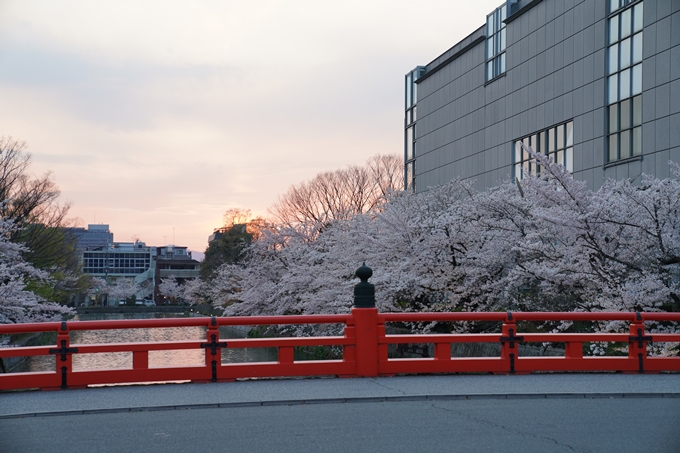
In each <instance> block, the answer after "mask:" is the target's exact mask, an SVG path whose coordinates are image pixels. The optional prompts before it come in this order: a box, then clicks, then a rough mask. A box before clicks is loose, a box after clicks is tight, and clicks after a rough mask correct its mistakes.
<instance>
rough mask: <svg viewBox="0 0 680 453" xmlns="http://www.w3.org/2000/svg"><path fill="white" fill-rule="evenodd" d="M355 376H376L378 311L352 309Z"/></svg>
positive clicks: (373, 309) (372, 309)
mask: <svg viewBox="0 0 680 453" xmlns="http://www.w3.org/2000/svg"><path fill="white" fill-rule="evenodd" d="M352 316H353V317H354V326H355V327H354V328H355V335H356V364H357V376H359V377H370V376H377V375H378V361H379V357H378V309H377V308H353V309H352Z"/></svg>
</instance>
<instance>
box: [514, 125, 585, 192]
mask: <svg viewBox="0 0 680 453" xmlns="http://www.w3.org/2000/svg"><path fill="white" fill-rule="evenodd" d="M522 145H524V147H525V148H529V147H530V148H531V149H532V150H534V152H536V153H539V154H544V155H546V156H548V159H550V161H551V162H556V163H558V164H560V165H562V166H563V167H565V168H566V169H567V170H568V171H570V172H573V171H574V122H573V121H569V122H567V123H563V124H559V125H557V126H553V127H551V128H548V129H545V130H542V131H540V132H537V133H535V134H533V135H529V136H527V137H523V138H520V139H518V140H515V142H514V143H513V150H514V154H515V155H514V159H513V161H514V163H515V177H516V178H517V179H520V180H521V179H524V178H525V177H527V175H529V174H534V175H540V174H541V167H540V165H538V164H537V162H536V159H535V158H533V157H531V155H530V154H529V152H528V151H527V150H526V149H524V148H522Z"/></svg>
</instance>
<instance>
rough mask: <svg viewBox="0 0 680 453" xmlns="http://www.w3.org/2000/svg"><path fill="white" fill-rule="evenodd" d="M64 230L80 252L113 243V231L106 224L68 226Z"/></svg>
mask: <svg viewBox="0 0 680 453" xmlns="http://www.w3.org/2000/svg"><path fill="white" fill-rule="evenodd" d="M66 232H67V234H69V235H71V237H73V238H74V239H75V242H76V249H77V250H78V251H80V252H82V251H83V250H95V249H100V248H106V247H108V246H110V245H111V244H112V243H113V233H112V232H111V231H110V230H109V226H108V225H106V224H89V225H88V226H87V228H69V229H67V230H66Z"/></svg>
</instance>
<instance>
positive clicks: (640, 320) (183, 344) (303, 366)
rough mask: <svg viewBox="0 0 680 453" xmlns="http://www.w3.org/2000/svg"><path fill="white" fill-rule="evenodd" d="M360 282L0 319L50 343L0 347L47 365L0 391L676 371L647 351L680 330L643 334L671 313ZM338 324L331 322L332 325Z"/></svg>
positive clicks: (678, 360) (365, 275)
mask: <svg viewBox="0 0 680 453" xmlns="http://www.w3.org/2000/svg"><path fill="white" fill-rule="evenodd" d="M356 275H357V276H358V277H359V278H360V279H361V283H359V284H357V285H356V286H355V288H354V308H353V309H352V311H351V313H350V314H345V315H310V316H257V317H224V318H214V317H213V318H207V317H206V318H174V319H151V320H126V321H74V322H61V323H55V322H53V323H38V324H5V325H0V335H7V334H17V333H31V332H56V333H57V339H56V344H54V345H48V346H31V347H17V348H0V359H2V358H8V357H31V356H47V355H53V356H54V357H55V358H54V360H55V364H56V367H55V370H54V371H49V372H28V373H25V372H22V373H0V390H9V389H26V388H41V389H52V388H60V387H61V388H66V387H84V386H88V385H96V384H121V383H130V382H156V381H193V382H209V381H233V380H235V379H238V378H257V377H285V376H320V375H335V376H340V377H369V376H389V375H395V374H401V373H405V374H408V373H483V372H486V373H497V374H508V373H531V372H536V371H558V372H559V371H575V372H579V371H620V372H624V373H658V372H661V371H671V372H680V356H674V357H650V356H649V355H648V353H647V346H648V345H649V344H650V343H680V334H666V333H649V332H646V331H645V322H673V323H677V322H680V313H620V312H609V313H603V312H599V313H547V312H516V313H510V312H507V313H378V310H377V309H376V308H375V296H374V287H373V285H372V284H370V283H368V279H369V278H370V277H371V275H372V271H371V269H370V268H368V267H366V266H365V265H364V266H362V267H360V268H359V269H357V272H356ZM434 321H436V322H452V323H456V322H487V323H488V322H496V323H499V329H498V330H500V332H498V333H483V334H423V335H387V334H386V332H385V324H386V323H413V322H434ZM528 321H539V322H541V321H543V322H545V321H550V322H555V321H558V322H559V321H595V322H597V321H599V322H602V321H618V322H625V323H628V324H629V332H627V333H596V332H590V333H533V332H520V331H519V330H518V328H519V327H518V324H517V323H518V322H522V324H521V326H527V325H529V324H526V323H525V322H528ZM315 324H316V325H318V324H336V325H340V326H342V333H343V334H342V336H317V337H288V338H238V339H232V338H230V339H227V340H225V339H221V338H220V331H219V328H220V327H222V326H238V325H240V326H262V325H268V326H269V325H271V326H281V325H303V326H306V325H315ZM168 327H204V328H205V329H206V341H199V340H193V339H187V340H183V341H154V342H132V343H131V342H127V343H124V342H121V343H107V344H71V335H70V334H71V332H73V331H79V330H108V329H140V328H146V329H160V328H168ZM338 331H340V330H338ZM592 342H595V343H617V348H618V350H621V349H622V346H623V345H627V354H626V355H623V356H605V357H602V356H594V357H593V356H584V355H583V349H584V343H592ZM423 343H426V344H430V345H433V348H432V349H433V352H434V353H433V357H431V358H424V357H423V358H390V357H389V346H390V345H399V344H423ZM456 343H495V344H497V345H498V344H500V354H499V355H498V356H496V357H452V356H451V355H452V354H451V352H452V351H451V345H453V344H456ZM523 343H538V344H542V343H561V344H564V346H565V348H564V351H565V352H564V355H563V356H557V357H554V356H553V357H529V356H523V355H522V354H520V352H519V345H520V344H523ZM310 346H311V347H315V346H334V347H336V349H339V350H342V354H341V358H339V359H334V360H311V361H307V360H306V361H296V360H295V355H294V351H295V348H296V347H310ZM234 348H236V349H239V348H276V349H277V351H278V353H277V359H276V361H275V362H259V363H252V362H248V363H223V362H222V350H224V349H234ZM188 349H189V350H190V349H193V350H202V351H204V354H205V362H204V363H202V364H201V365H191V366H185V365H172V366H162V367H153V366H150V364H149V353H150V352H152V351H178V350H188ZM111 352H126V353H131V354H132V367H131V368H127V369H119V368H117V369H96V370H74V369H73V357H74V356H77V355H79V354H101V353H111Z"/></svg>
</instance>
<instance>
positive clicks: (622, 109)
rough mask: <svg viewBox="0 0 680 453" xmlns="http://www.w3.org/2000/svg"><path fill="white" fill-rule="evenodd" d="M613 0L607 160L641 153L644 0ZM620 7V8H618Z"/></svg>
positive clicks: (608, 38) (608, 74)
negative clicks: (634, 0) (635, 1)
mask: <svg viewBox="0 0 680 453" xmlns="http://www.w3.org/2000/svg"><path fill="white" fill-rule="evenodd" d="M630 3H633V2H631V1H628V0H611V1H610V11H611V12H612V13H614V14H613V15H611V16H610V17H609V19H608V26H609V30H608V34H607V45H608V47H607V150H608V151H607V162H615V161H617V160H621V159H628V158H630V157H635V156H639V155H640V154H642V18H643V3H642V2H637V3H635V4H634V5H632V6H630V7H627V8H625V9H623V10H621V8H624V7H626V6H627V5H629V4H630ZM619 10H620V11H619Z"/></svg>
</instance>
